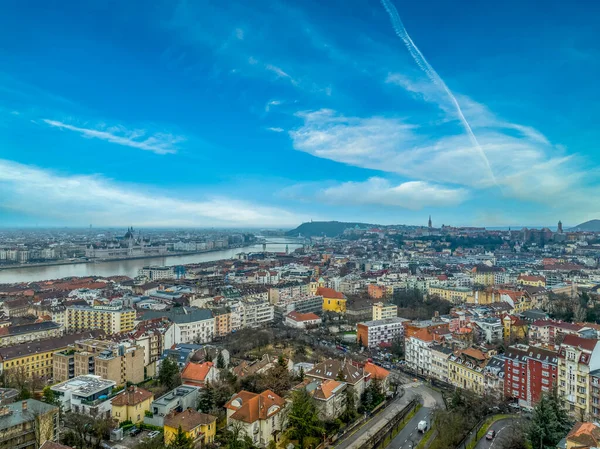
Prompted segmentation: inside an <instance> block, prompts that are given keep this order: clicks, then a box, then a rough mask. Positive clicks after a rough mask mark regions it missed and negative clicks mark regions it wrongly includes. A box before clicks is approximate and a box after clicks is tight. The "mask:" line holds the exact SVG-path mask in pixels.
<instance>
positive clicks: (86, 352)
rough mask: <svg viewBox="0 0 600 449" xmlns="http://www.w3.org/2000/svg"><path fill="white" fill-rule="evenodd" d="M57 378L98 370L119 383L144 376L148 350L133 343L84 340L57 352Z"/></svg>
mask: <svg viewBox="0 0 600 449" xmlns="http://www.w3.org/2000/svg"><path fill="white" fill-rule="evenodd" d="M53 362H54V363H53V364H54V380H55V381H58V382H63V381H65V380H68V379H72V378H73V377H77V376H82V375H86V374H94V375H97V376H100V377H102V378H103V379H107V380H112V381H114V382H116V384H117V385H124V384H125V383H127V382H131V383H134V384H137V383H139V382H142V381H143V380H144V350H143V348H141V347H139V346H135V345H131V344H129V343H114V342H111V341H104V340H93V339H89V340H81V341H78V342H76V343H75V345H74V346H72V347H70V348H68V349H66V350H64V351H61V352H57V353H55V354H54V356H53Z"/></svg>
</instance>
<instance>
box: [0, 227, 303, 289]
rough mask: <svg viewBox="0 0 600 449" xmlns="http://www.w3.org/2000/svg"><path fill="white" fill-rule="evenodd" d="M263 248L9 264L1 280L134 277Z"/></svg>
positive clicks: (275, 246)
mask: <svg viewBox="0 0 600 449" xmlns="http://www.w3.org/2000/svg"><path fill="white" fill-rule="evenodd" d="M268 241H269V242H274V243H271V244H268V245H267V251H269V252H284V251H285V247H286V245H288V248H289V250H290V252H291V251H293V250H295V249H296V248H300V247H301V246H302V244H301V243H298V241H297V240H293V239H284V238H269V239H268ZM262 250H263V246H262V244H258V245H253V246H246V247H243V248H232V249H224V250H221V251H211V252H206V253H202V254H188V255H185V256H166V257H148V258H145V259H129V260H114V261H111V262H99V263H74V264H67V265H49V266H43V267H36V266H33V267H27V266H24V267H23V268H11V269H9V270H0V284H8V283H12V282H34V281H43V280H46V279H60V278H64V277H69V276H114V275H125V276H129V277H135V276H137V275H138V270H139V269H140V268H142V267H144V266H146V265H185V264H191V263H199V262H212V261H214V260H222V259H231V258H235V257H236V254H238V253H250V252H259V251H262Z"/></svg>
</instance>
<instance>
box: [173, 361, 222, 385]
mask: <svg viewBox="0 0 600 449" xmlns="http://www.w3.org/2000/svg"><path fill="white" fill-rule="evenodd" d="M213 366H214V365H213V363H212V362H204V363H194V362H188V364H187V365H186V366H185V368H184V369H183V372H182V373H181V380H183V381H184V382H186V381H189V382H200V383H202V382H205V381H206V376H208V373H209V371H210V370H211V368H212V367H213Z"/></svg>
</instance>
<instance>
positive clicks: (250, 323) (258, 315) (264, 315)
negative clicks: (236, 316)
mask: <svg viewBox="0 0 600 449" xmlns="http://www.w3.org/2000/svg"><path fill="white" fill-rule="evenodd" d="M274 319H275V306H273V305H272V304H269V303H268V302H265V301H253V302H244V327H258V326H261V325H263V324H266V323H270V322H272V321H273V320H274Z"/></svg>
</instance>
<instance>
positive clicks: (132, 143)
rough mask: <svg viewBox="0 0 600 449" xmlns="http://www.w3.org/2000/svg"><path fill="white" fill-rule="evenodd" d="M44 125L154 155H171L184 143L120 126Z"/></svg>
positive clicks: (47, 121)
mask: <svg viewBox="0 0 600 449" xmlns="http://www.w3.org/2000/svg"><path fill="white" fill-rule="evenodd" d="M43 122H44V123H46V124H48V125H50V126H52V127H54V128H59V129H66V130H68V131H74V132H77V133H79V134H81V136H83V137H85V138H88V139H100V140H105V141H107V142H110V143H114V144H117V145H123V146H126V147H132V148H137V149H140V150H145V151H152V152H153V153H156V154H173V153H176V152H177V144H179V143H181V142H183V141H185V138H183V137H182V136H175V135H173V134H168V133H155V134H149V133H148V132H147V131H145V130H128V129H126V128H124V127H122V126H114V127H110V128H106V127H100V128H82V127H79V126H74V125H71V124H68V123H64V122H60V121H57V120H49V119H44V120H43Z"/></svg>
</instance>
